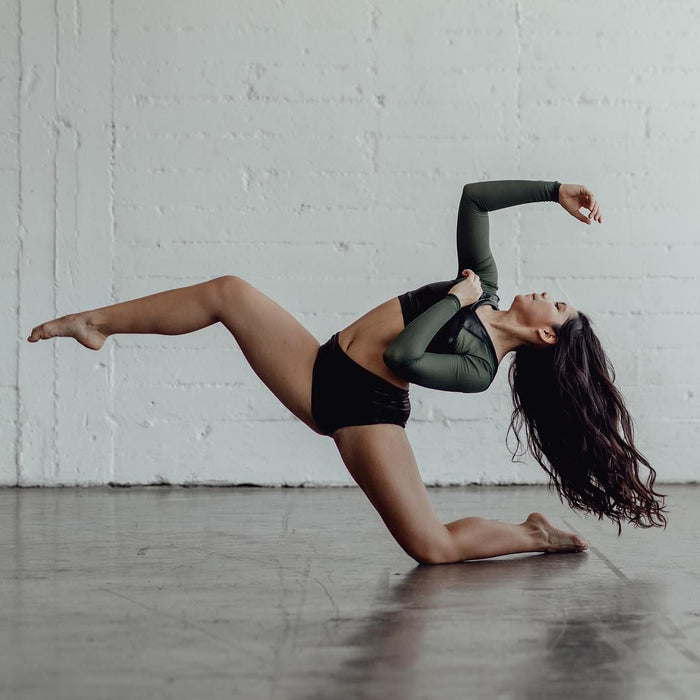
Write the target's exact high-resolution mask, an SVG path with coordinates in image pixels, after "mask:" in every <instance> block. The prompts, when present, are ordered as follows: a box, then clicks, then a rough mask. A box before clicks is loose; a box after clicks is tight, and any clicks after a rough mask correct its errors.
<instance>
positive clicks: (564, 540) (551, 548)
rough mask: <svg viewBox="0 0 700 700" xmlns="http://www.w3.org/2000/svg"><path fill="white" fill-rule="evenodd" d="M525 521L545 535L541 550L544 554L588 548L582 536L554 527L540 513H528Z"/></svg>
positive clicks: (579, 550)
mask: <svg viewBox="0 0 700 700" xmlns="http://www.w3.org/2000/svg"><path fill="white" fill-rule="evenodd" d="M525 522H526V523H528V524H530V525H532V526H534V527H537V528H538V529H540V531H541V532H542V533H543V535H544V536H545V544H544V545H543V548H542V550H541V551H543V552H545V553H546V554H551V553H554V552H584V551H585V550H587V549H588V542H586V540H584V539H583V537H579V536H578V535H576V534H575V533H573V532H566V531H565V530H560V529H559V528H556V527H554V526H553V525H552V524H551V523H550V522H549V521H548V520H547V518H545V517H544V515H542V514H541V513H530V515H528V517H527V520H526V521H525Z"/></svg>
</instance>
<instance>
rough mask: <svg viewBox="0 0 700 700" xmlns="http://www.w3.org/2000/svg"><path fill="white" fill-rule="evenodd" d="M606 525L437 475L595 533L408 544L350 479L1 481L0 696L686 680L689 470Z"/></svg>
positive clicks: (693, 560) (73, 697)
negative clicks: (658, 495) (288, 482)
mask: <svg viewBox="0 0 700 700" xmlns="http://www.w3.org/2000/svg"><path fill="white" fill-rule="evenodd" d="M657 490H659V491H661V492H662V493H667V494H668V499H667V503H668V506H669V511H670V518H669V520H670V524H669V526H668V529H667V530H666V531H665V532H664V531H662V530H658V529H655V530H642V529H635V528H633V527H632V526H628V528H626V529H624V530H623V535H622V537H621V538H619V539H618V538H617V536H616V530H615V528H614V526H613V525H612V524H611V523H609V522H598V521H597V520H596V519H595V518H594V517H591V516H585V517H584V516H582V515H579V514H577V513H576V512H574V511H571V510H570V509H569V508H568V507H566V506H564V505H562V504H560V503H559V500H558V498H557V496H556V494H555V493H549V492H548V491H547V490H546V488H544V487H478V486H474V487H468V488H457V489H430V493H431V498H432V499H433V502H434V503H435V506H436V509H437V511H438V513H439V515H440V517H441V519H442V520H443V521H445V522H447V521H449V520H454V519H456V518H459V517H463V516H466V515H481V516H484V517H488V518H496V519H499V520H505V521H509V522H520V521H522V520H523V519H524V518H525V517H526V515H527V514H528V513H529V512H531V511H533V510H539V511H540V512H542V513H544V514H545V515H547V516H548V517H550V519H551V520H552V521H553V522H554V523H555V524H557V525H558V526H560V527H565V528H566V529H569V530H574V531H576V532H579V533H580V534H582V535H583V536H584V537H586V538H587V539H588V540H589V542H590V549H589V550H588V552H585V553H579V554H558V555H545V554H515V555H508V556H504V557H498V558H495V559H488V560H477V561H472V562H465V563H460V564H450V565H445V566H432V567H431V566H416V565H415V563H414V562H413V560H412V559H410V558H409V557H408V556H406V555H405V554H404V553H403V552H402V550H401V549H399V547H398V546H397V545H396V544H395V542H394V540H393V539H392V538H391V536H390V535H389V534H388V532H387V531H386V530H385V528H384V525H383V523H382V522H381V520H380V519H379V517H378V516H377V514H376V513H375V511H374V510H373V509H372V507H371V506H370V504H369V502H368V501H367V500H366V499H365V496H364V495H363V494H362V492H360V491H359V489H348V488H345V489H343V488H336V489H256V488H240V489H238V488H237V489H230V488H220V489H214V488H170V487H152V488H132V489H110V488H98V489H2V490H0V522H1V524H2V527H1V528H0V547H1V550H0V551H1V554H2V564H1V566H0V601H2V606H1V608H0V629H1V630H2V631H1V633H0V697H2V698H3V700H5V699H7V698H22V699H25V698H26V699H30V698H31V699H34V698H41V699H42V700H45V699H48V698H51V699H53V698H66V699H70V700H81V699H82V698H85V699H89V700H98V699H101V698H115V699H120V700H121V699H125V698H139V699H140V700H141V699H144V698H187V699H188V700H192V699H193V698H197V699H199V698H207V699H212V698H227V699H231V698H243V699H245V700H254V699H256V698H273V699H277V698H280V699H282V698H284V699H286V698H295V699H296V698H304V699H312V698H319V699H320V698H334V699H340V698H381V699H382V700H393V699H396V700H399V699H400V700H413V699H414V698H415V699H418V698H451V699H452V698H475V699H477V700H481V699H490V698H499V699H502V698H518V699H519V700H522V699H526V700H527V699H535V698H536V699H537V700H546V699H548V698H552V699H555V698H556V700H562V698H564V699H566V700H573V699H578V698H595V699H596V700H600V699H602V698H605V700H616V699H618V698H635V699H637V698H639V699H640V700H641V699H647V698H648V699H649V700H652V699H653V700H658V699H659V698H674V699H686V698H687V699H688V700H690V699H691V698H697V697H698V695H699V694H700V693H699V689H700V602H699V595H698V594H700V587H699V586H698V577H699V575H700V558H699V557H698V537H697V533H696V531H695V524H696V523H699V521H700V516H698V508H697V503H698V498H699V497H700V487H698V486H665V487H663V486H662V487H658V488H657Z"/></svg>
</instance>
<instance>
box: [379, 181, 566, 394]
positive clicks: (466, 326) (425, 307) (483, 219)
mask: <svg viewBox="0 0 700 700" xmlns="http://www.w3.org/2000/svg"><path fill="white" fill-rule="evenodd" d="M559 187H560V183H559V182H557V181H556V180H554V181H545V180H491V181H486V182H472V183H469V184H467V185H465V187H464V189H463V190H462V198H461V200H460V204H459V211H458V215H457V259H458V266H457V277H456V278H455V279H453V280H447V281H444V282H433V283H431V284H428V285H425V286H423V287H421V288H419V289H416V290H412V291H410V292H406V293H405V294H402V295H401V296H400V297H399V300H400V302H401V309H402V312H403V316H404V323H405V326H404V329H403V330H402V331H401V332H400V333H399V334H398V335H397V336H396V337H395V338H394V339H393V340H392V341H391V343H389V345H388V347H387V348H386V350H385V352H384V362H385V363H386V365H387V366H388V367H389V368H391V369H392V370H393V371H394V372H395V373H396V374H397V375H398V376H400V377H402V378H404V379H406V380H407V381H409V382H412V383H413V384H420V385H421V386H425V387H428V388H432V389H440V390H442V391H459V392H467V393H474V392H479V391H485V390H486V389H487V388H488V387H489V386H490V385H491V383H492V382H493V379H494V377H495V375H496V372H497V370H498V358H497V355H496V350H495V348H494V346H493V342H492V341H491V338H490V337H489V335H488V332H487V331H486V328H485V327H484V325H483V323H482V322H481V320H480V319H479V317H478V315H477V314H476V313H475V309H476V308H477V307H478V306H480V305H481V304H484V303H488V304H489V305H491V306H492V307H493V308H496V309H497V308H498V300H499V299H498V295H497V294H496V292H497V290H498V268H497V266H496V261H495V260H494V258H493V255H492V253H491V248H490V244H489V216H488V212H490V211H495V210H497V209H504V208H505V207H512V206H515V205H518V204H526V203H528V202H558V201H559ZM466 268H469V269H471V270H473V271H474V272H476V274H477V275H479V279H480V282H481V287H482V290H483V294H482V296H481V298H480V299H479V300H478V301H476V302H475V303H474V304H471V305H469V306H464V307H462V306H461V302H460V301H459V299H458V298H457V296H455V295H454V294H450V293H449V289H451V288H452V287H453V286H454V285H455V284H456V283H457V282H459V281H460V280H462V279H464V278H463V277H462V275H461V272H462V270H464V269H466Z"/></svg>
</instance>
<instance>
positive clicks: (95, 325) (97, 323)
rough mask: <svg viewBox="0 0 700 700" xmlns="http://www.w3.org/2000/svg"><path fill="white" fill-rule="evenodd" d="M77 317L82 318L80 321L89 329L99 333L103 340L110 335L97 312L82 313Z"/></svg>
mask: <svg viewBox="0 0 700 700" xmlns="http://www.w3.org/2000/svg"><path fill="white" fill-rule="evenodd" d="M79 315H80V316H82V317H83V318H82V320H83V321H84V322H85V324H86V325H87V326H88V327H89V328H92V329H93V330H96V331H99V332H100V333H102V335H103V336H104V337H105V338H106V337H108V336H109V335H110V332H109V329H108V328H107V324H106V323H105V319H104V317H103V316H102V314H100V312H99V310H94V311H83V312H82V314H79Z"/></svg>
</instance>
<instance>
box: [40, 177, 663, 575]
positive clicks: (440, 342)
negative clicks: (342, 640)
mask: <svg viewBox="0 0 700 700" xmlns="http://www.w3.org/2000/svg"><path fill="white" fill-rule="evenodd" d="M536 201H552V202H558V203H559V204H560V205H561V206H562V207H563V208H564V209H565V210H566V211H567V212H568V213H569V214H571V215H572V216H574V217H576V218H577V219H579V220H580V221H582V222H585V223H586V224H591V223H592V222H594V221H596V222H598V223H599V224H600V223H602V216H601V214H600V206H599V204H598V202H597V201H596V198H595V196H594V195H593V193H592V192H591V191H590V190H589V189H588V188H587V187H585V186H583V185H567V184H561V183H559V182H557V181H543V180H496V181H487V182H474V183H470V184H468V185H466V186H465V187H464V189H463V192H462V198H461V201H460V205H459V212H458V216H457V256H458V265H459V267H458V275H457V277H456V278H455V279H452V280H448V281H443V282H434V283H431V284H427V285H425V286H423V287H420V288H419V289H415V290H412V291H409V292H406V293H404V294H401V295H400V296H397V297H393V298H392V299H389V300H387V301H385V302H384V303H382V304H380V305H378V306H376V307H375V308H373V309H372V310H370V311H369V312H368V313H366V314H365V315H364V316H362V317H361V318H358V319H357V320H356V321H354V322H353V323H351V324H350V325H349V326H348V327H346V328H344V329H343V330H342V331H339V332H338V333H335V334H334V335H333V336H331V338H330V339H329V340H328V341H327V342H325V343H324V344H323V345H319V342H318V341H317V340H316V338H314V336H313V335H312V334H311V333H309V331H307V330H306V329H305V328H304V327H303V326H302V325H301V324H300V323H299V321H297V320H296V319H295V318H294V317H293V316H292V315H291V314H289V313H288V312H287V311H285V309H283V308H282V307H281V306H280V305H278V304H277V303H276V302H275V301H273V300H272V299H270V298H269V297H267V296H266V295H265V294H263V293H262V292H260V291H259V290H258V289H256V288H255V287H253V286H252V285H251V284H249V283H248V282H246V281H245V280H244V279H242V278H240V277H238V276H237V275H224V276H222V277H217V278H214V279H211V280H209V281H206V282H202V283H200V284H195V285H192V286H189V287H182V288H177V289H171V290H168V291H164V292H159V293H157V294H151V295H149V296H146V297H142V298H139V299H134V300H131V301H125V302H121V303H118V304H113V305H111V306H105V307H102V308H99V309H94V310H91V311H84V312H81V313H76V314H69V315H67V316H63V317H61V318H58V319H55V320H53V321H49V322H47V323H43V324H41V325H40V326H37V327H35V328H34V329H33V330H32V332H31V335H30V336H29V338H28V340H29V341H30V342H36V341H38V340H39V339H46V338H53V337H57V336H69V337H73V338H75V339H76V340H77V341H78V342H79V343H81V344H82V345H84V346H85V347H87V348H90V349H92V350H99V349H100V348H101V347H102V345H103V344H104V342H105V340H106V339H107V338H108V337H109V336H111V335H114V334H117V333H156V334H162V335H177V334H182V333H192V332H193V331H196V330H199V329H200V328H205V327H207V326H210V325H212V324H213V323H217V322H221V323H223V324H224V326H226V328H227V329H228V330H229V331H230V332H231V334H232V335H233V337H234V338H235V340H236V342H237V343H238V345H239V347H240V348H241V350H242V352H243V355H244V356H245V358H246V360H247V361H248V362H249V363H250V365H251V367H252V368H253V370H254V372H255V373H256V374H257V375H258V377H260V379H261V380H262V381H263V382H264V383H265V385H266V386H267V387H268V388H269V389H270V390H271V391H272V392H273V393H274V394H275V396H276V397H277V398H278V399H279V400H280V401H281V402H282V403H283V404H284V405H285V406H286V407H287V408H288V409H289V410H290V411H291V412H292V413H293V414H294V415H295V416H296V417H297V418H299V420H301V421H303V422H304V423H306V425H308V426H309V428H311V429H312V430H313V431H314V432H316V433H318V434H319V435H325V436H329V437H331V438H332V439H333V441H334V442H335V444H336V446H337V448H338V451H339V453H340V456H341V458H342V460H343V462H344V463H345V465H346V467H347V469H348V471H349V472H350V474H351V475H352V477H353V478H354V479H355V481H356V482H357V484H358V485H359V486H360V488H361V489H362V490H363V491H364V493H365V494H366V495H367V497H368V498H369V500H370V502H371V503H372V504H373V506H374V507H375V508H376V509H377V511H378V513H379V515H380V516H381V518H382V519H383V521H384V523H385V524H386V526H387V527H388V529H389V531H390V532H391V534H392V535H393V536H394V538H395V539H396V541H397V542H398V544H399V545H400V546H401V547H402V548H403V549H404V551H405V552H406V553H407V554H408V555H409V556H411V557H413V558H414V559H415V560H416V561H418V562H420V563H425V564H438V563H449V562H458V561H464V560H468V559H483V558H488V557H494V556H500V555H503V554H514V553H518V552H547V553H553V552H580V551H583V550H585V549H587V547H588V543H587V542H586V541H585V540H584V539H583V538H581V537H578V536H577V535H575V534H574V533H570V532H565V531H563V530H559V529H557V528H555V527H554V526H553V525H551V524H550V523H549V521H548V520H547V519H546V518H545V517H544V516H543V515H541V514H540V513H530V514H529V515H528V516H527V518H526V519H525V520H524V521H523V522H520V523H505V522H501V521H498V520H491V519H487V518H483V517H479V516H469V517H465V518H462V519H460V520H456V521H454V522H449V523H446V524H443V523H441V522H440V520H439V519H438V517H437V515H436V513H435V511H434V510H433V507H432V504H431V502H430V499H429V497H428V492H427V490H426V488H425V485H424V484H423V481H422V479H421V476H420V473H419V471H418V466H417V464H416V460H415V456H414V453H413V450H412V448H411V445H410V443H409V441H408V438H407V436H406V432H405V430H404V428H405V425H406V421H407V420H408V418H409V415H410V412H411V404H410V400H409V393H408V389H409V386H410V383H414V384H420V385H422V386H425V387H430V388H434V389H438V390H441V391H457V392H466V393H475V392H482V391H485V390H486V389H487V388H488V387H489V386H490V384H491V383H492V382H493V379H494V377H495V375H496V372H497V370H498V366H499V365H500V363H501V361H502V360H503V358H504V357H505V356H506V355H507V354H508V353H511V352H513V353H514V357H513V359H512V361H511V364H510V367H509V372H508V378H509V383H510V388H511V392H512V398H513V404H514V409H513V413H512V416H511V421H510V426H509V431H510V429H514V431H515V434H516V438H517V442H518V447H519V446H520V437H519V430H520V428H521V427H522V425H523V423H524V425H525V428H526V437H527V443H528V446H529V448H530V451H531V453H532V454H533V456H534V457H535V459H536V460H537V461H538V463H539V464H540V465H541V466H542V467H543V469H544V470H545V471H546V472H547V474H548V475H549V476H550V486H551V484H552V483H553V484H554V485H555V486H556V488H557V491H558V493H559V497H560V499H561V500H562V501H563V499H564V498H566V500H567V501H568V503H569V505H570V506H571V507H573V508H577V509H580V510H582V511H585V512H590V513H594V514H596V515H598V518H599V519H602V518H603V517H604V516H607V517H608V518H610V519H611V520H613V521H615V522H616V523H617V526H618V535H619V534H620V532H621V521H622V520H626V521H629V522H631V523H633V524H634V525H635V526H637V527H660V526H661V524H663V525H664V527H665V525H666V518H665V517H664V515H663V514H662V511H663V510H664V508H663V507H662V506H660V504H659V503H658V502H657V500H656V499H655V496H657V497H658V496H664V494H659V493H656V492H655V491H654V490H653V484H654V480H655V478H656V472H655V471H654V469H653V468H652V467H651V465H650V464H649V462H648V461H647V460H646V459H645V458H644V457H643V455H641V454H640V453H639V452H638V451H637V449H636V448H635V446H634V444H633V427H632V419H631V417H630V415H629V413H628V411H627V409H626V408H625V405H624V402H623V399H622V396H621V395H620V393H619V392H618V390H617V389H616V388H615V386H614V385H613V381H614V379H615V374H614V370H613V369H612V365H611V364H610V362H609V360H608V358H607V357H606V355H605V353H604V351H603V349H602V347H601V345H600V342H599V340H598V338H597V337H596V335H595V334H594V332H593V330H592V328H591V324H590V320H589V319H588V317H587V316H586V315H585V314H583V313H582V312H581V311H579V310H578V309H576V308H574V307H573V306H570V305H569V304H566V303H564V302H563V301H559V300H555V299H552V298H551V297H550V295H549V294H548V293H547V292H542V293H536V292H533V293H528V294H518V295H516V296H515V298H514V299H513V301H512V303H511V305H510V307H509V308H508V309H506V310H500V309H499V308H498V302H499V297H498V295H497V294H496V292H497V290H498V271H497V267H496V262H495V260H494V258H493V255H492V254H491V251H490V247H489V216H488V212H489V211H493V210H496V209H502V208H504V207H510V206H515V205H519V204H525V203H528V202H536ZM582 208H585V209H587V210H588V211H589V214H588V215H586V214H584V213H583V212H582V211H581V209H582ZM619 426H621V428H622V434H621V433H620V430H619ZM469 442H470V435H469V432H468V430H465V432H464V444H465V459H468V455H469ZM516 452H517V448H516ZM515 456H516V454H514V455H513V459H515ZM640 466H644V467H646V468H647V469H648V470H649V474H648V476H647V479H646V485H645V483H642V481H641V480H640V477H639V468H640Z"/></svg>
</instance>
